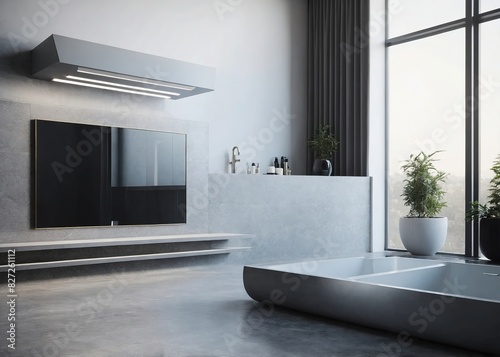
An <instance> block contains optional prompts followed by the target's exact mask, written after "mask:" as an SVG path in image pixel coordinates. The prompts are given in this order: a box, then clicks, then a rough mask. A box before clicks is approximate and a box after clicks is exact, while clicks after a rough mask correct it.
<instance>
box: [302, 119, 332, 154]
mask: <svg viewBox="0 0 500 357" xmlns="http://www.w3.org/2000/svg"><path fill="white" fill-rule="evenodd" d="M307 143H308V145H309V147H310V148H311V149H312V150H313V151H314V154H315V158H317V159H330V158H331V157H332V155H333V154H334V153H335V152H336V151H337V149H338V145H339V142H338V140H337V139H336V138H335V136H334V135H333V134H331V133H330V126H329V125H320V127H319V129H318V132H317V133H316V134H315V135H314V136H313V138H312V140H308V141H307Z"/></svg>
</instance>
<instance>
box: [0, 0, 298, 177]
mask: <svg viewBox="0 0 500 357" xmlns="http://www.w3.org/2000/svg"><path fill="white" fill-rule="evenodd" d="M306 10H307V1H305V0H251V1H248V0H247V1H244V0H145V1H136V0H22V1H19V0H2V1H0V58H1V62H0V79H1V81H2V84H1V86H0V99H3V100H10V101H19V102H27V103H36V104H43V105H56V106H65V107H71V108H75V109H78V108H92V109H95V110H103V111H109V112H113V113H123V114H134V113H137V114H146V115H147V114H153V115H160V116H166V117H169V118H172V119H181V120H194V121H202V122H208V123H209V130H210V134H209V148H206V149H207V150H209V171H210V172H224V171H226V170H227V168H228V165H227V162H228V158H229V156H228V155H229V152H230V149H231V148H232V147H233V146H234V145H238V146H239V147H240V149H241V151H242V158H241V159H242V164H241V165H240V166H241V167H243V166H244V163H245V162H246V161H249V162H252V161H255V162H259V163H261V165H262V166H265V165H267V164H268V162H269V161H270V160H271V158H272V157H274V156H281V155H285V156H287V157H288V158H289V159H290V162H291V167H292V169H293V172H294V173H297V174H299V173H305V170H306V169H305V150H306V147H305V139H306V138H305V135H306V134H305V125H306V124H305V114H306V25H307V11H306ZM53 33H55V34H60V35H64V36H69V37H75V38H79V39H83V40H88V41H93V42H98V43H103V44H107V45H112V46H117V47H121V48H125V49H130V50H135V51H140V52H145V53H150V54H155V55H160V56H164V57H169V58H174V59H179V60H183V61H188V62H193V63H199V64H203V65H208V66H212V67H215V68H216V70H217V75H216V90H215V92H212V93H208V94H203V95H200V96H195V97H192V98H186V99H182V100H179V101H165V100H158V99H149V98H148V99H145V98H142V97H140V98H137V97H134V96H128V95H124V94H115V93H108V92H106V93H101V91H99V90H95V89H86V88H69V87H68V86H67V85H60V84H55V83H50V82H44V81H40V80H34V79H31V78H29V76H28V72H29V56H28V55H27V51H29V50H31V49H33V48H34V47H35V46H36V45H37V44H38V43H40V42H41V41H43V40H44V39H45V38H47V37H48V36H50V35H51V34H53Z"/></svg>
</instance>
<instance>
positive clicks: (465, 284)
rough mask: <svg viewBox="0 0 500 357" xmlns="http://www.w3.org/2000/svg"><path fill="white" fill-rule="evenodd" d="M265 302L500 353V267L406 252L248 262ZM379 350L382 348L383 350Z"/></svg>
mask: <svg viewBox="0 0 500 357" xmlns="http://www.w3.org/2000/svg"><path fill="white" fill-rule="evenodd" d="M243 282H244V286H245V289H246V291H247V293H248V295H249V296H250V297H251V298H253V299H255V300H257V301H259V302H262V303H265V304H274V305H280V306H284V307H287V308H291V309H295V310H300V311H304V312H308V313H313V314H317V315H322V316H326V317H330V318H334V319H339V320H344V321H348V322H352V323H355V324H360V325H365V326H370V327H374V328H379V329H383V330H387V331H392V332H395V333H397V334H398V335H397V338H396V339H395V343H397V344H399V345H400V347H401V349H404V347H405V346H408V345H410V344H411V343H412V337H410V336H414V337H418V338H423V339H428V340H432V341H436V342H441V343H446V344H450V345H455V346H459V347H462V348H468V349H474V350H478V351H481V352H486V353H493V354H497V355H498V354H500V266H494V265H487V264H472V263H462V262H448V261H440V260H428V259H418V258H405V257H353V258H339V259H331V260H311V261H303V262H294V263H288V264H277V265H266V266H248V265H247V266H245V267H244V270H243ZM383 352H384V351H383V350H381V353H383Z"/></svg>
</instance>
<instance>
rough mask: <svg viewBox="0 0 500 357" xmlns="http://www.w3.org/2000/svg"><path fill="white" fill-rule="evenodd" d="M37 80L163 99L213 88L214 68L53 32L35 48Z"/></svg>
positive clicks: (207, 90)
mask: <svg viewBox="0 0 500 357" xmlns="http://www.w3.org/2000/svg"><path fill="white" fill-rule="evenodd" d="M32 75H33V77H34V78H39V79H45V80H50V81H54V82H59V83H66V84H72V85H77V86H85V87H91V88H97V89H104V90H112V91H117V92H123V93H131V94H139V95H146V96H152V97H158V98H167V99H180V98H185V97H189V96H193V95H197V94H201V93H206V92H209V91H213V90H214V82H215V69H213V68H210V67H206V66H201V65H197V64H192V63H187V62H183V61H178V60H173V59H168V58H163V57H159V56H153V55H148V54H144V53H140V52H135V51H129V50H125V49H121V48H117V47H111V46H106V45H101V44H96V43H93V42H88V41H82V40H76V39H72V38H69V37H64V36H59V35H52V36H50V37H49V38H47V39H46V40H45V41H43V42H42V43H41V44H40V45H38V46H37V47H36V48H35V49H34V50H33V51H32Z"/></svg>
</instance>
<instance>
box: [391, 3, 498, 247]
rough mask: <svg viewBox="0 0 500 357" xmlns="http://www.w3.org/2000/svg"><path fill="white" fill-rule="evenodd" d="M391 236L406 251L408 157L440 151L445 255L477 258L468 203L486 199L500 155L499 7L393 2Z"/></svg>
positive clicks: (394, 245)
mask: <svg viewBox="0 0 500 357" xmlns="http://www.w3.org/2000/svg"><path fill="white" fill-rule="evenodd" d="M388 1H389V3H388V7H387V8H388V9H389V10H391V9H392V10H393V11H389V21H388V31H387V35H388V39H387V55H388V56H387V58H388V79H387V84H388V91H387V94H388V108H387V109H388V110H387V113H388V121H387V124H388V128H387V132H388V145H387V149H388V152H387V162H388V181H387V182H388V190H387V193H388V212H387V224H388V238H387V248H389V249H404V247H403V245H402V243H401V240H400V238H399V232H398V224H399V217H402V216H405V215H406V214H407V213H408V208H407V207H405V206H404V205H403V203H402V200H401V197H400V195H401V192H402V186H403V183H402V181H403V175H402V172H401V170H400V167H401V165H402V163H403V161H404V160H406V159H407V158H408V157H409V156H410V154H412V153H418V152H419V151H425V152H426V153H431V152H434V151H437V150H440V151H442V152H440V153H439V154H438V159H439V162H437V163H436V165H437V166H438V168H439V169H441V170H444V171H446V172H448V173H449V176H448V178H447V182H446V184H445V191H446V192H447V195H446V201H447V205H448V206H447V207H446V208H445V209H444V210H443V212H442V214H443V215H444V216H447V217H448V220H449V229H448V237H447V241H446V243H445V246H444V247H443V249H442V251H443V252H447V253H455V254H466V255H469V256H477V255H478V247H477V239H475V238H474V237H475V236H477V234H475V233H477V228H475V227H474V226H473V225H472V224H470V223H466V222H465V220H464V217H465V210H466V208H467V206H468V202H470V201H473V200H475V199H481V200H483V201H484V200H485V196H486V195H487V187H488V184H489V180H490V179H491V177H492V175H491V171H490V170H489V168H490V166H491V164H492V162H493V160H494V158H495V157H496V156H497V155H498V154H500V60H499V59H500V46H498V37H499V36H500V1H498V0H482V1H479V0H432V1H431V0H418V1H417V0H388Z"/></svg>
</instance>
